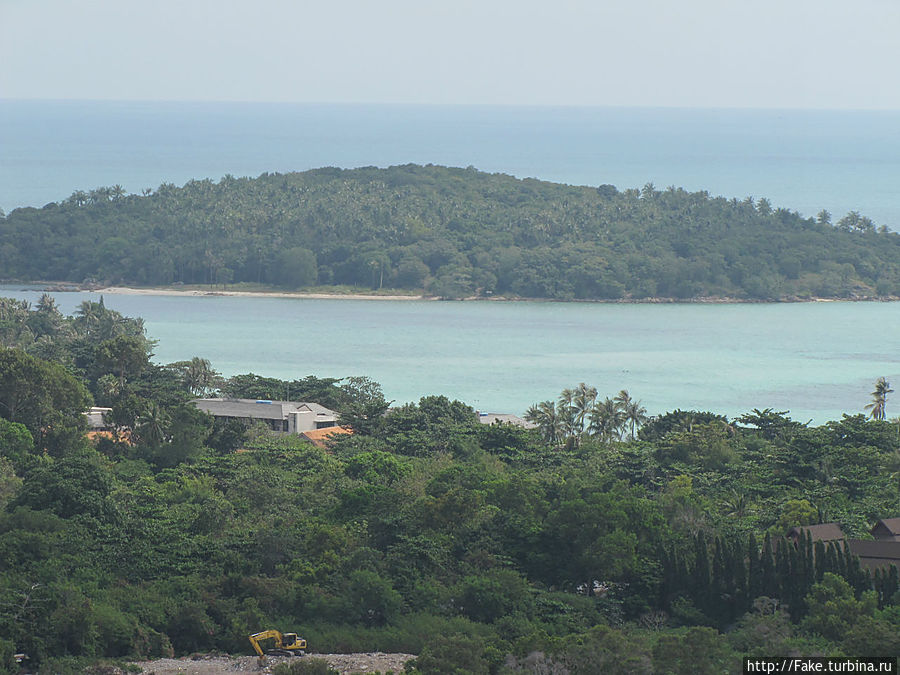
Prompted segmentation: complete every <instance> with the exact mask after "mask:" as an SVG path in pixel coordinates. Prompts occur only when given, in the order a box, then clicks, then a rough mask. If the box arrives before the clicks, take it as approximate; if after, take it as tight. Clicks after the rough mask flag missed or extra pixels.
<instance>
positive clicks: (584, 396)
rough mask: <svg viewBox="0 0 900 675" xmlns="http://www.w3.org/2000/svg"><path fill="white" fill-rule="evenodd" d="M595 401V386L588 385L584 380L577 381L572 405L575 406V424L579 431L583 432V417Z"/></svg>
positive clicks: (585, 416)
mask: <svg viewBox="0 0 900 675" xmlns="http://www.w3.org/2000/svg"><path fill="white" fill-rule="evenodd" d="M596 401H597V389H596V387H589V386H587V385H586V384H585V383H584V382H579V383H578V386H577V387H576V388H575V395H574V396H573V398H572V405H573V406H574V407H575V424H576V426H577V428H578V431H579V433H584V423H585V419H586V418H587V416H588V415H589V414H590V412H591V408H593V407H594V403H596Z"/></svg>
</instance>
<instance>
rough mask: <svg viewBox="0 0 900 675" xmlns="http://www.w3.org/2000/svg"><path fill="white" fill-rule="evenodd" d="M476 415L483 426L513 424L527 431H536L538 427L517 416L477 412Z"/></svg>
mask: <svg viewBox="0 0 900 675" xmlns="http://www.w3.org/2000/svg"><path fill="white" fill-rule="evenodd" d="M475 414H476V415H477V416H478V421H479V422H481V423H482V424H512V425H514V426H517V427H523V428H525V429H534V428H535V426H537V425H535V424H534V423H533V422H529V421H528V420H523V419H522V418H521V417H519V416H517V415H510V414H508V413H483V412H476V413H475Z"/></svg>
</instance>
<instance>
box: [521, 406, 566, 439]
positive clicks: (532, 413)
mask: <svg viewBox="0 0 900 675" xmlns="http://www.w3.org/2000/svg"><path fill="white" fill-rule="evenodd" d="M525 419H526V420H528V421H529V422H531V423H532V424H534V425H536V426H537V428H538V431H540V433H541V436H543V437H544V440H545V441H547V442H548V443H550V444H551V445H552V446H554V447H559V445H560V439H561V437H562V435H563V434H562V428H561V427H562V424H561V420H560V417H559V414H558V412H557V409H556V404H555V403H554V402H553V401H542V402H541V403H538V404H536V405H533V406H531V407H530V408H529V409H528V410H527V411H526V412H525Z"/></svg>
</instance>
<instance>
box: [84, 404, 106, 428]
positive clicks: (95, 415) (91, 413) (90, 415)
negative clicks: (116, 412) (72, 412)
mask: <svg viewBox="0 0 900 675" xmlns="http://www.w3.org/2000/svg"><path fill="white" fill-rule="evenodd" d="M111 412H112V408H98V407H97V406H94V407H92V408H91V409H90V410H88V411H86V412H85V413H84V416H85V417H86V418H87V425H88V429H103V428H104V427H106V426H107V424H106V421H105V420H104V419H103V415H105V414H106V413H111Z"/></svg>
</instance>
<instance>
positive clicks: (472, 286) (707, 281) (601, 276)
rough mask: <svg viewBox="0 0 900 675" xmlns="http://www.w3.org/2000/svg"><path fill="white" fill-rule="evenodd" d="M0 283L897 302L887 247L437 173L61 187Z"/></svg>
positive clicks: (865, 238) (630, 195) (892, 249)
mask: <svg viewBox="0 0 900 675" xmlns="http://www.w3.org/2000/svg"><path fill="white" fill-rule="evenodd" d="M0 276H2V277H4V278H17V279H27V280H36V279H53V280H66V281H72V282H82V281H85V280H96V281H100V282H104V283H106V282H110V283H125V284H136V285H164V284H172V283H186V284H230V283H237V282H244V283H268V284H274V285H277V286H283V287H289V288H297V287H308V286H314V285H323V286H331V285H353V286H361V287H368V288H372V289H380V288H396V289H413V290H417V291H420V290H422V289H423V288H424V289H425V290H426V291H427V292H428V293H430V294H432V295H435V296H442V297H449V298H459V297H466V296H472V295H484V296H488V295H504V296H519V297H534V298H554V299H564V300H570V299H581V298H584V299H618V298H631V299H640V298H652V297H668V298H694V297H698V296H729V297H735V298H750V299H763V300H771V299H780V298H790V297H800V298H803V297H810V296H820V297H875V296H886V295H894V296H896V295H900V236H898V235H897V234H896V233H893V232H887V231H886V230H884V228H881V229H880V230H878V231H876V228H875V226H874V224H873V223H872V221H870V220H869V219H868V218H865V217H863V216H860V214H859V213H856V212H851V213H849V214H847V215H846V216H845V217H843V218H841V219H840V220H839V221H838V222H837V223H836V224H835V225H832V223H831V216H830V214H828V213H827V212H825V211H823V212H821V213H820V214H819V216H818V217H817V218H816V219H812V218H802V217H800V216H799V215H798V214H797V213H795V212H791V211H788V210H786V209H774V208H773V207H772V206H771V204H770V203H769V202H768V200H766V199H764V198H762V199H757V200H754V199H752V198H747V199H744V200H743V201H741V200H737V199H730V200H729V199H726V198H723V197H711V196H710V195H709V194H708V193H706V192H697V193H688V192H686V191H684V190H682V189H676V188H668V189H666V190H662V191H660V190H657V189H656V188H655V187H654V186H653V185H650V184H648V185H646V186H644V188H643V189H641V190H636V189H629V190H624V191H619V190H617V189H616V188H615V187H613V186H611V185H602V186H600V187H599V188H590V187H575V186H569V185H558V184H553V183H547V182H541V181H537V180H532V179H528V180H517V179H515V178H512V177H510V176H506V175H501V174H493V175H491V174H486V173H481V172H478V171H476V170H474V169H450V168H444V167H436V166H425V167H423V166H414V165H409V166H399V167H392V168H389V169H377V168H374V167H369V168H362V169H354V170H341V169H335V168H327V169H318V170H314V171H307V172H304V173H291V174H263V175H262V176H260V177H258V178H256V179H248V178H233V177H231V176H226V177H225V178H223V179H222V180H221V181H219V182H218V183H215V182H213V181H211V180H195V181H191V182H189V183H187V184H186V185H185V186H184V187H181V188H178V187H175V186H174V185H170V184H165V185H161V186H160V187H159V188H157V189H156V190H155V191H152V190H147V191H145V194H144V195H143V196H138V195H126V194H125V193H124V191H123V190H122V189H121V188H120V187H118V186H117V187H114V188H100V189H97V190H93V191H91V192H89V193H85V192H76V193H74V194H73V195H72V196H71V197H70V198H69V199H67V200H65V201H64V202H62V203H51V204H48V205H46V206H45V207H44V208H41V209H35V208H21V209H16V210H14V211H13V212H12V213H10V214H9V215H8V216H7V217H6V218H5V219H3V220H0Z"/></svg>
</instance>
